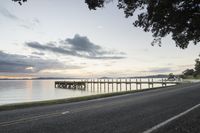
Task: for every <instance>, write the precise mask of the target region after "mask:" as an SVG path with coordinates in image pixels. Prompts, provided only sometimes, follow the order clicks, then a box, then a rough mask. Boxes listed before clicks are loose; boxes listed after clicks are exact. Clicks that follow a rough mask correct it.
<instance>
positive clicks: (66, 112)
mask: <svg viewBox="0 0 200 133" xmlns="http://www.w3.org/2000/svg"><path fill="white" fill-rule="evenodd" d="M68 113H70V112H69V111H65V112H62V113H61V114H62V115H65V114H68Z"/></svg>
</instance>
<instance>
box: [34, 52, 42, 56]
mask: <svg viewBox="0 0 200 133" xmlns="http://www.w3.org/2000/svg"><path fill="white" fill-rule="evenodd" d="M32 54H34V55H45V53H42V52H32Z"/></svg>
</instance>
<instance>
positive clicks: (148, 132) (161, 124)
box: [143, 104, 200, 133]
mask: <svg viewBox="0 0 200 133" xmlns="http://www.w3.org/2000/svg"><path fill="white" fill-rule="evenodd" d="M198 107H200V104H197V105H195V106H193V107H192V108H190V109H187V110H186V111H184V112H182V113H180V114H178V115H175V116H174V117H171V118H169V119H168V120H166V121H163V122H161V123H160V124H158V125H155V126H154V127H152V128H150V129H148V130H146V131H144V132H143V133H151V132H153V131H155V130H157V129H159V128H161V127H163V126H165V125H166V124H168V123H170V122H172V121H173V120H175V119H178V118H179V117H181V116H183V115H186V114H187V113H189V112H190V111H192V110H194V109H196V108H198Z"/></svg>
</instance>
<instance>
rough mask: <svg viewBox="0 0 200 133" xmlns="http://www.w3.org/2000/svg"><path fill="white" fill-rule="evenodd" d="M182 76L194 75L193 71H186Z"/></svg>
mask: <svg viewBox="0 0 200 133" xmlns="http://www.w3.org/2000/svg"><path fill="white" fill-rule="evenodd" d="M183 75H184V76H193V75H194V69H186V70H185V71H183Z"/></svg>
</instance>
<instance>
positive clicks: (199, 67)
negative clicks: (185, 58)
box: [194, 55, 200, 76]
mask: <svg viewBox="0 0 200 133" xmlns="http://www.w3.org/2000/svg"><path fill="white" fill-rule="evenodd" d="M199 57H200V55H199ZM195 62H196V63H195V66H194V70H195V75H194V76H197V75H200V58H197V59H196V60H195Z"/></svg>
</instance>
